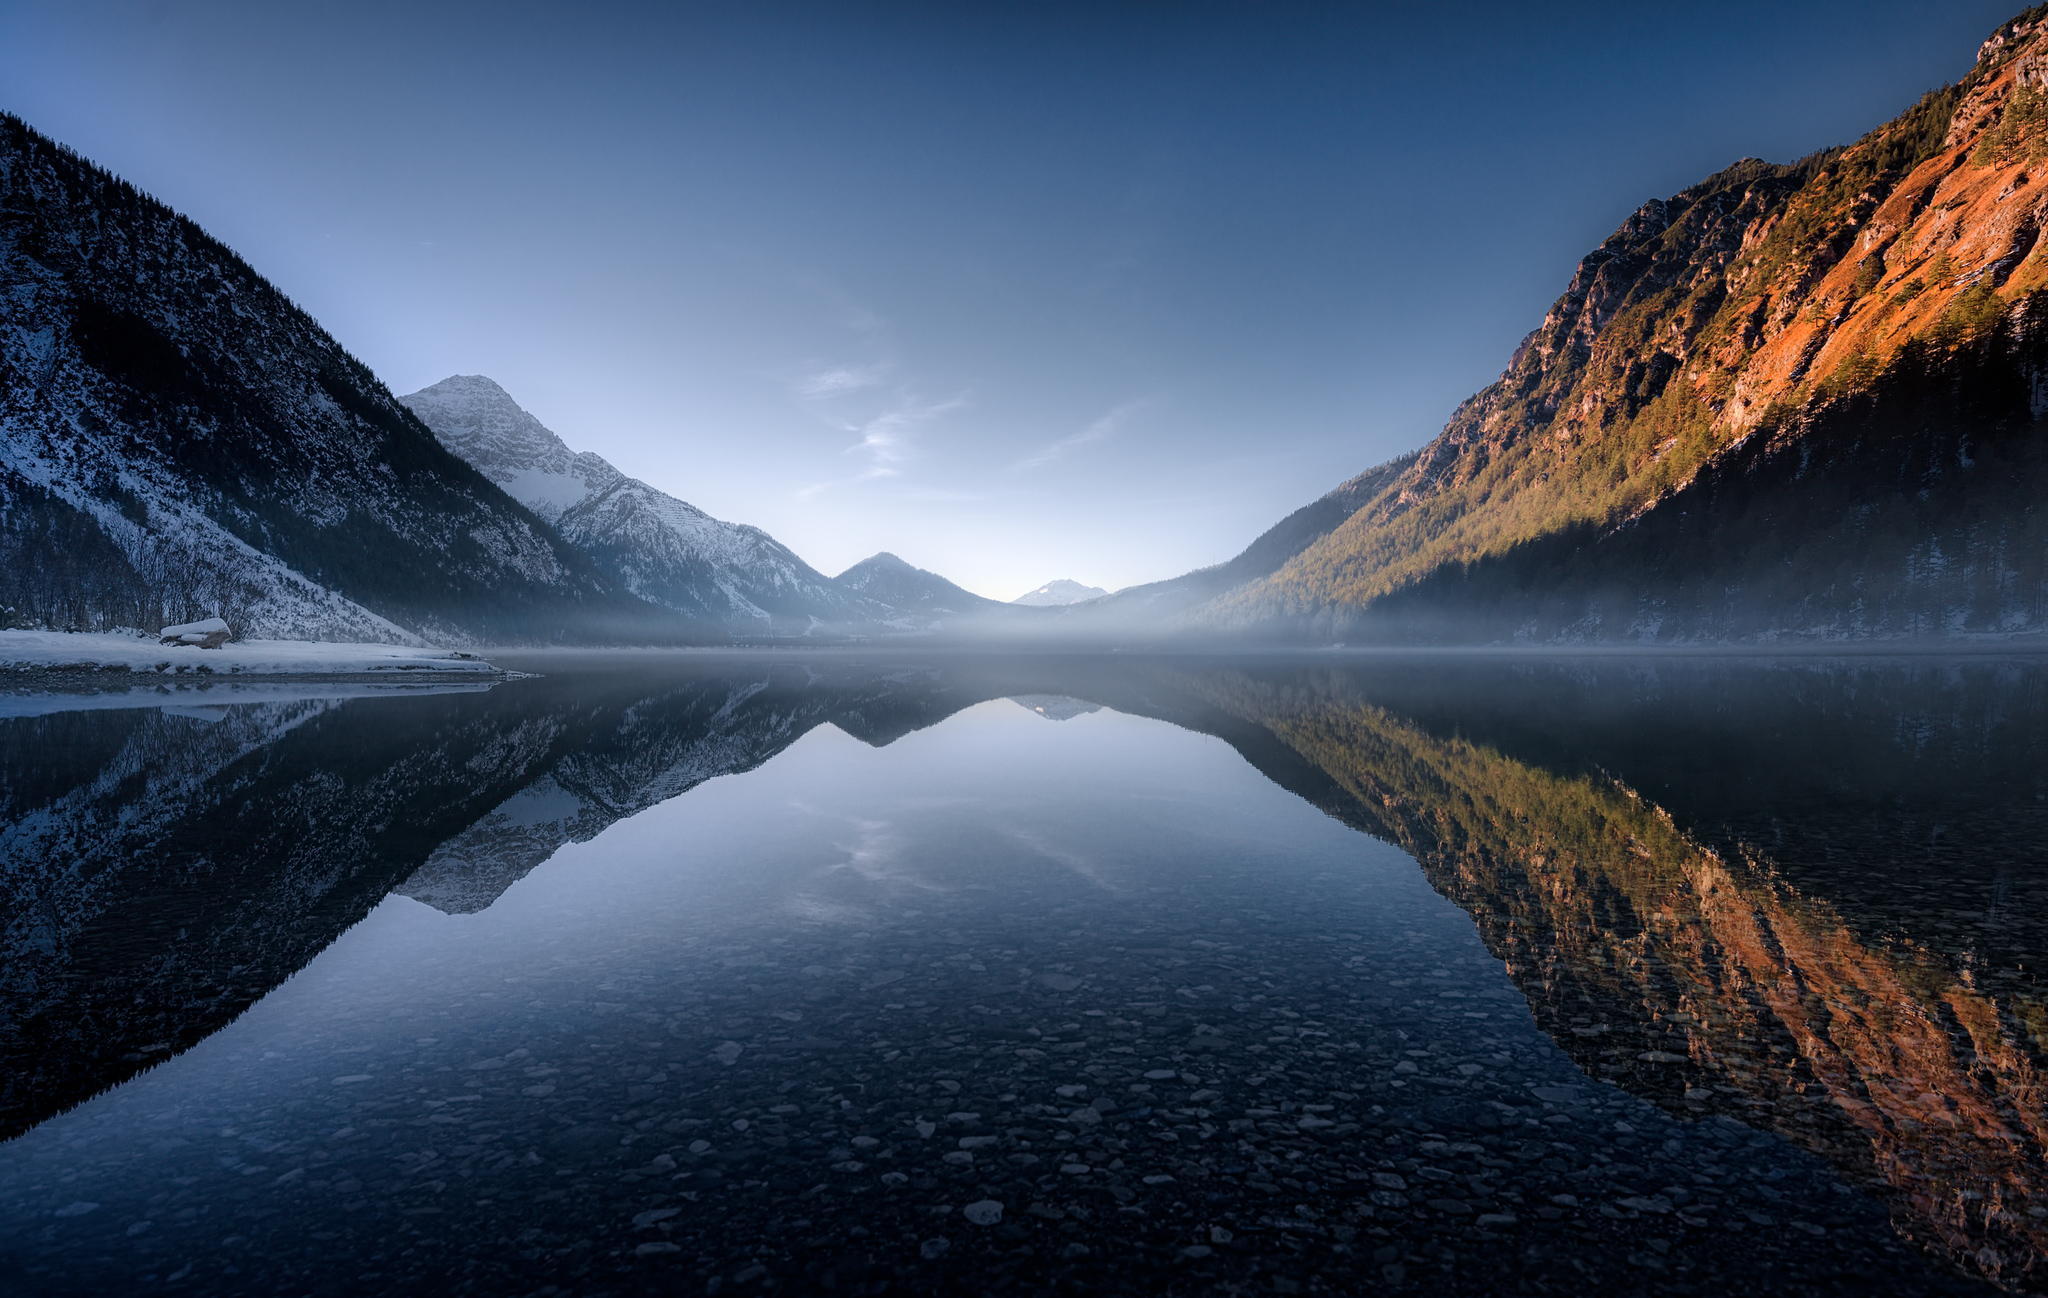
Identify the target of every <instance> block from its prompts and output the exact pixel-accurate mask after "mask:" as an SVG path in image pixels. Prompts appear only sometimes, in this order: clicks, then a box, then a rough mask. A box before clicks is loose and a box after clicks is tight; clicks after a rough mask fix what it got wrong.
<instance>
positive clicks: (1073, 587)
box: [1010, 577, 1109, 608]
mask: <svg viewBox="0 0 2048 1298" xmlns="http://www.w3.org/2000/svg"><path fill="white" fill-rule="evenodd" d="M1107 594H1109V592H1108V591H1106V590H1104V589H1103V588H1102V587H1100V586H1084V585H1082V584H1081V583H1080V582H1078V581H1075V580H1073V579H1072V578H1070V577H1060V578H1058V579H1056V580H1054V581H1049V582H1047V583H1045V585H1043V586H1040V587H1039V588H1038V589H1037V590H1033V591H1027V592H1026V593H1024V594H1022V595H1019V596H1018V597H1017V598H1015V599H1013V600H1011V601H1010V602H1011V603H1012V604H1023V605H1025V606H1027V607H1031V608H1059V607H1063V606H1065V605H1068V604H1081V603H1085V602H1087V601H1088V600H1091V599H1101V598H1102V597H1103V596H1104V595H1107Z"/></svg>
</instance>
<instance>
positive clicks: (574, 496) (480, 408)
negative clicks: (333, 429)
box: [399, 374, 891, 631]
mask: <svg viewBox="0 0 2048 1298" xmlns="http://www.w3.org/2000/svg"><path fill="white" fill-rule="evenodd" d="M399 400H401V401H403V402H404V403H405V405H406V406H407V407H408V408H410V409H411V410H412V412H413V413H414V414H415V415H418V416H419V418H420V421H421V422H422V423H424V424H425V425H426V426H427V427H428V428H429V429H431V430H432V431H433V433H434V436H436V437H438V438H440V440H441V444H442V445H444V446H446V447H447V448H448V449H449V450H451V451H453V452H455V453H456V454H457V455H459V456H461V457H462V458H463V459H465V460H467V461H469V462H470V464H472V465H474V466H475V467H476V468H477V469H478V470H479V471H481V472H482V473H483V475H484V476H485V477H487V478H489V479H490V480H491V481H493V482H495V483H497V484H498V485H499V486H500V487H503V488H504V489H505V491H506V493H507V494H509V495H510V496H511V497H512V498H513V499H515V500H517V501H518V502H519V503H520V504H522V505H525V506H526V507H527V508H528V509H531V510H532V511H533V512H534V513H536V514H538V515H540V516H541V517H542V518H544V519H546V520H547V521H548V522H550V523H552V524H554V526H555V528H556V530H558V531H559V532H560V533H561V534H562V536H563V537H564V538H565V539H566V540H568V542H569V543H570V544H571V545H574V546H576V547H577V548H578V549H580V550H582V551H583V552H584V553H586V554H588V555H589V556H590V557H591V558H592V559H594V560H596V561H597V563H598V566H599V568H600V569H601V570H603V571H604V572H606V573H607V574H609V575H610V576H612V577H613V578H614V579H615V580H617V581H618V582H619V583H620V584H621V585H623V586H624V587H625V588H626V589H627V590H629V591H631V592H632V593H633V594H635V595H638V596H639V597H640V598H641V599H644V600H648V601H650V602H651V603H654V604H658V605H660V606H661V607H663V608H667V609H672V610H674V611H675V612H678V613H682V614H684V615H686V616H689V617H694V618H701V619H704V620H706V621H711V622H716V623H719V624H720V625H723V626H727V627H732V628H740V629H745V630H749V631H754V630H774V629H789V630H794V631H804V630H807V629H809V628H811V627H813V626H815V625H817V624H819V623H820V622H828V623H830V622H846V621H861V620H875V619H878V618H881V617H886V616H888V615H889V614H890V612H891V610H888V609H882V608H878V607H873V606H870V605H869V604H868V602H867V601H864V600H861V599H859V598H858V597H853V596H849V595H848V594H847V593H846V592H845V591H843V590H840V589H839V588H838V587H836V586H834V585H833V584H832V583H831V582H829V581H827V580H826V579H825V577H824V576H822V575H821V574H820V573H818V572H817V571H816V570H815V569H813V568H812V567H811V566H810V565H809V564H807V563H805V562H804V561H803V560H802V559H799V558H797V557H796V555H794V554H792V553H791V552H790V551H789V550H788V549H787V548H786V547H784V546H783V545H781V544H780V543H779V542H777V541H776V540H775V538H773V537H771V536H769V535H768V534H767V533H766V532H763V531H762V530H761V529H759V528H757V527H748V526H746V525H744V524H740V523H727V522H722V521H721V520H719V519H716V518H713V517H711V516H710V515H709V514H707V513H705V512H704V511H703V510H701V509H698V508H697V507H696V506H694V505H692V504H689V503H688V502H686V501H682V500H678V499H676V498H675V497H674V496H671V495H669V494H668V493H666V492H664V491H661V490H659V489H657V488H655V487H652V486H649V485H648V484H647V483H645V482H642V481H640V480H639V479H638V478H629V477H627V476H626V475H625V474H624V473H621V472H620V471H619V470H618V469H617V468H615V467H613V465H612V464H611V463H610V462H609V461H608V460H606V459H605V458H604V457H603V456H600V455H597V454H594V453H592V452H590V451H573V450H571V449H569V446H568V444H567V443H566V442H564V441H563V440H562V439H561V438H560V437H558V436H556V434H555V433H554V431H553V430H551V429H550V428H548V427H547V425H545V424H543V423H541V422H540V421H539V420H538V419H535V418H534V417H533V416H532V415H531V414H529V413H527V412H526V411H525V410H524V409H522V408H521V407H520V405H519V403H518V402H517V401H514V400H513V399H512V396H511V394H510V393H508V392H506V391H505V389H504V388H502V387H500V386H499V385H498V384H497V383H496V382H494V381H492V380H491V379H488V378H485V377H484V376H483V375H481V374H458V375H454V376H453V377H450V378H445V379H442V380H441V381H440V382H439V383H436V384H434V385H433V386H432V387H427V388H422V389H420V390H419V391H418V392H415V393H413V394H412V395H411V396H408V397H401V398H399Z"/></svg>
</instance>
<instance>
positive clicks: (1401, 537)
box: [1201, 10, 2048, 640]
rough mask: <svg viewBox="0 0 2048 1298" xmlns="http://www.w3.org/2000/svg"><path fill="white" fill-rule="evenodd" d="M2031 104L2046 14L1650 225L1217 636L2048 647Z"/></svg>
mask: <svg viewBox="0 0 2048 1298" xmlns="http://www.w3.org/2000/svg"><path fill="white" fill-rule="evenodd" d="M2044 90H2048V20H2044V12H2043V11H2039V10H2037V11H2030V12H2029V13H2028V14H2026V15H2023V16H2022V17H2021V18H2019V19H2016V20H2014V21H2013V22H2011V23H2008V24H2006V25H2005V26H2004V27H2001V28H2000V29H1999V30H1998V32H1996V33H1994V35H1993V36H1992V38H1991V39H1990V40H1989V41H1987V42H1986V44H1985V46H1984V48H1983V50H1982V51H1981V52H1980V56H1979V60H1978V62H1977V64H1976V66H1975V67H1974V68H1973V69H1972V71H1971V72H1970V74H1969V75H1968V76H1967V77H1966V78H1965V79H1964V80H1963V81H1962V82H1961V83H1960V84H1958V85H1956V86H1954V87H1950V88H1949V89H1947V90H1943V91H1939V92H1936V93H1934V94H1931V95H1929V96H1927V97H1926V98H1924V99H1923V100H1922V101H1921V102H1920V103H1919V104H1918V105H1916V106H1915V107H1914V108H1913V109H1912V110H1910V111H1909V112H1907V113H1906V114H1904V115H1902V116H1901V117H1899V118H1898V119H1897V120H1895V121H1893V122H1891V123H1890V124H1888V125H1886V126H1884V127H1881V128H1879V129H1878V130H1876V131H1873V132H1872V133H1871V134H1869V135H1868V136H1865V137H1864V138H1863V139H1862V140H1859V141H1858V142H1857V143H1855V144H1854V145H1851V146H1848V147H1846V148H1840V149H1832V150H1828V151H1826V152H1823V153H1820V154H1816V155H1814V156H1813V157H1810V158H1807V159H1804V160H1802V161H1800V162H1797V163H1793V164H1789V165H1773V164H1768V163H1762V162H1757V161H1754V160H1745V161H1743V162H1740V163H1737V164H1736V165H1735V166H1733V167H1731V168H1729V169H1728V170H1726V171H1724V172H1722V173H1720V174H1719V175H1717V176H1714V177H1712V178H1710V179H1708V180H1707V181H1705V182H1703V183H1701V184H1700V185H1697V186H1695V187H1693V188H1692V189H1689V190H1686V191H1684V192H1683V193H1680V194H1678V195H1675V196H1673V197H1672V198H1670V199H1667V200H1662V201H1658V202H1652V203H1650V204H1647V205H1645V206H1644V207H1643V208H1642V209H1640V210H1639V211H1637V212H1636V213H1635V214H1634V215H1633V216H1631V217H1630V218H1629V220H1628V221H1626V222H1624V223H1623V225H1622V227H1621V228H1620V229H1619V230H1617V231H1616V232H1615V234H1614V235H1613V237H1611V238H1610V239H1609V240H1607V242H1606V243H1605V244H1603V245H1602V246H1601V247H1600V248H1599V249H1598V250H1596V251H1595V252H1594V253H1593V254H1591V255H1590V256H1588V257H1587V258H1586V260H1585V261H1584V262H1582V263H1581V265H1580V266H1579V269H1578V272H1577V274H1576V275H1575V276H1574V277H1573V280H1572V282H1571V284H1570V286H1569V287H1568V288H1567V289H1566V291H1565V293H1564V295H1563V296H1562V297H1560V298H1559V299H1558V301H1557V303H1556V304H1555V305H1554V306H1553V307H1552V308H1551V310H1550V312H1549V314H1548V315H1547V316H1546V317H1545V319H1544V321H1543V323H1542V325H1541V326H1539V327H1538V328H1537V329H1536V330H1535V331H1534V332H1533V333H1532V334H1530V336H1529V337H1528V339H1527V340H1526V341H1525V342H1524V343H1523V344H1522V346H1521V347H1520V348H1519V349H1518V351H1517V353H1516V355H1515V357H1514V358H1513V360H1512V362H1511V363H1510V365H1509V368H1508V369H1507V371H1506V372H1505V373H1504V374H1503V375H1502V376H1501V377H1500V379H1499V380H1497V381H1496V382H1495V383H1494V384H1493V385H1491V386H1490V387H1488V388H1487V389H1485V390H1484V391H1482V392H1480V393H1479V394H1478V395H1476V396H1474V397H1473V398H1471V399H1470V400H1469V401H1467V402H1466V403H1465V404H1464V405H1463V406H1461V407H1460V408H1459V410H1458V411H1457V412H1456V413H1455V414H1454V415H1453V416H1452V419H1451V422H1450V424H1449V426H1448V427H1447V428H1446V429H1445V430H1444V432H1443V433H1442V435H1440V436H1439V437H1438V438H1437V439H1436V440H1435V441H1433V442H1431V443H1430V444H1429V445H1428V446H1427V447H1425V448H1424V449H1423V450H1422V451H1421V452H1420V453H1419V454H1418V455H1416V456H1415V457H1414V458H1413V459H1412V460H1411V461H1409V462H1408V463H1406V464H1404V465H1401V466H1399V468H1398V471H1397V472H1395V473H1393V474H1391V475H1390V476H1389V477H1388V479H1387V480H1386V481H1384V482H1383V483H1382V484H1380V486H1379V489H1378V490H1377V491H1376V492H1374V493H1373V494H1372V496H1371V497H1370V498H1369V499H1366V500H1364V501H1362V502H1361V503H1360V504H1359V506H1358V507H1357V508H1356V509H1355V510H1354V511H1353V512H1352V513H1351V514H1350V515H1349V516H1348V517H1347V518H1345V519H1344V520H1343V521H1342V522H1341V523H1340V524H1339V525H1337V526H1335V527H1334V528H1332V529H1330V530H1329V531H1328V533H1327V534H1326V535H1323V536H1321V537H1319V538H1318V539H1316V540H1315V541H1314V542H1313V543H1311V544H1309V545H1307V546H1306V547H1304V548H1303V549H1302V550H1301V551H1300V552H1299V553H1298V554H1296V555H1294V556H1292V557H1291V558H1290V559H1288V560H1287V561H1286V563H1285V564H1284V565H1282V566H1280V567H1278V568H1277V569H1276V570H1275V571H1273V572H1272V573H1271V575H1270V576H1265V577H1263V578H1261V579H1258V580H1255V581H1251V582H1249V583H1245V584H1243V585H1241V586H1239V587H1237V588H1235V589H1233V590H1232V591H1230V592H1228V593H1227V594H1225V595H1223V596H1222V597H1221V598H1220V599H1218V600H1217V601H1216V602H1215V603H1214V604H1213V605H1212V606H1211V607H1209V608H1207V609H1205V610H1203V611H1202V614H1201V619H1202V620H1203V621H1205V622H1207V623H1209V624H1210V625H1223V626H1235V627H1240V628H1243V627H1256V628H1261V629H1265V630H1274V631H1282V632H1285V633H1288V634H1293V635H1306V636H1310V637H1316V638H1333V637H1345V638H1355V639H1364V638H1387V639H1400V638H1408V639H1415V638H1448V639H1481V640H1498V639H1514V638H1525V639H1583V638H1601V639H1659V638H1663V639H1669V638H1681V639H1697V638H1709V637H1721V636H1738V637H1755V636H1776V635H1786V634H1791V635H1814V636H1849V635H1854V636H1869V635H1910V634H1930V633H1956V632H2015V631H2034V632H2038V631H2042V630H2044V629H2048V621H2044V619H2043V612H2044V592H2043V588H2042V584H2041V576H2042V566H2041V562H2040V558H2039V555H2040V553H2041V550H2042V544H2043V541H2044V540H2048V532H2044V528H2048V521H2044V519H2043V517H2042V513H2041V510H2040V509H2038V508H2037V507H2035V505H2034V504H2033V497H2034V496H2036V495H2038V494H2039V493H2038V486H2039V484H2041V483H2042V482H2043V481H2044V480H2043V479H2042V478H2041V476H2040V474H2039V470H2040V468H2041V464H2040V456H2041V451H2040V449H2039V448H2040V440H2041V439H2040V429H2039V426H2038V421H2039V419H2040V417H2041V415H2042V414H2043V412H2044V403H2043V402H2042V401H2041V400H2040V399H2039V398H2038V397H2037V396H2035V392H2036V391H2037V387H2036V383H2037V376H2038V375H2040V374H2042V373H2044V372H2048V330H2044V328H2043V327H2042V322H2041V315H2042V313H2041V310H2040V308H2039V307H2038V306H2036V305H2035V304H2034V300H2033V298H2034V294H2036V293H2037V292H2039V291H2040V290H2041V289H2043V288H2044V287H2048V257H2044V255H2043V251H2042V246H2041V233H2042V230H2043V228H2044V225H2048V168H2044V167H2043V166H2042V165H2041V161H2042V159H2043V158H2044V157H2048V95H2044ZM1955 399H1962V400H1965V401H1966V402H1967V403H1968V408H1967V409H1954V408H1951V407H1953V405H1954V400H1955Z"/></svg>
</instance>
